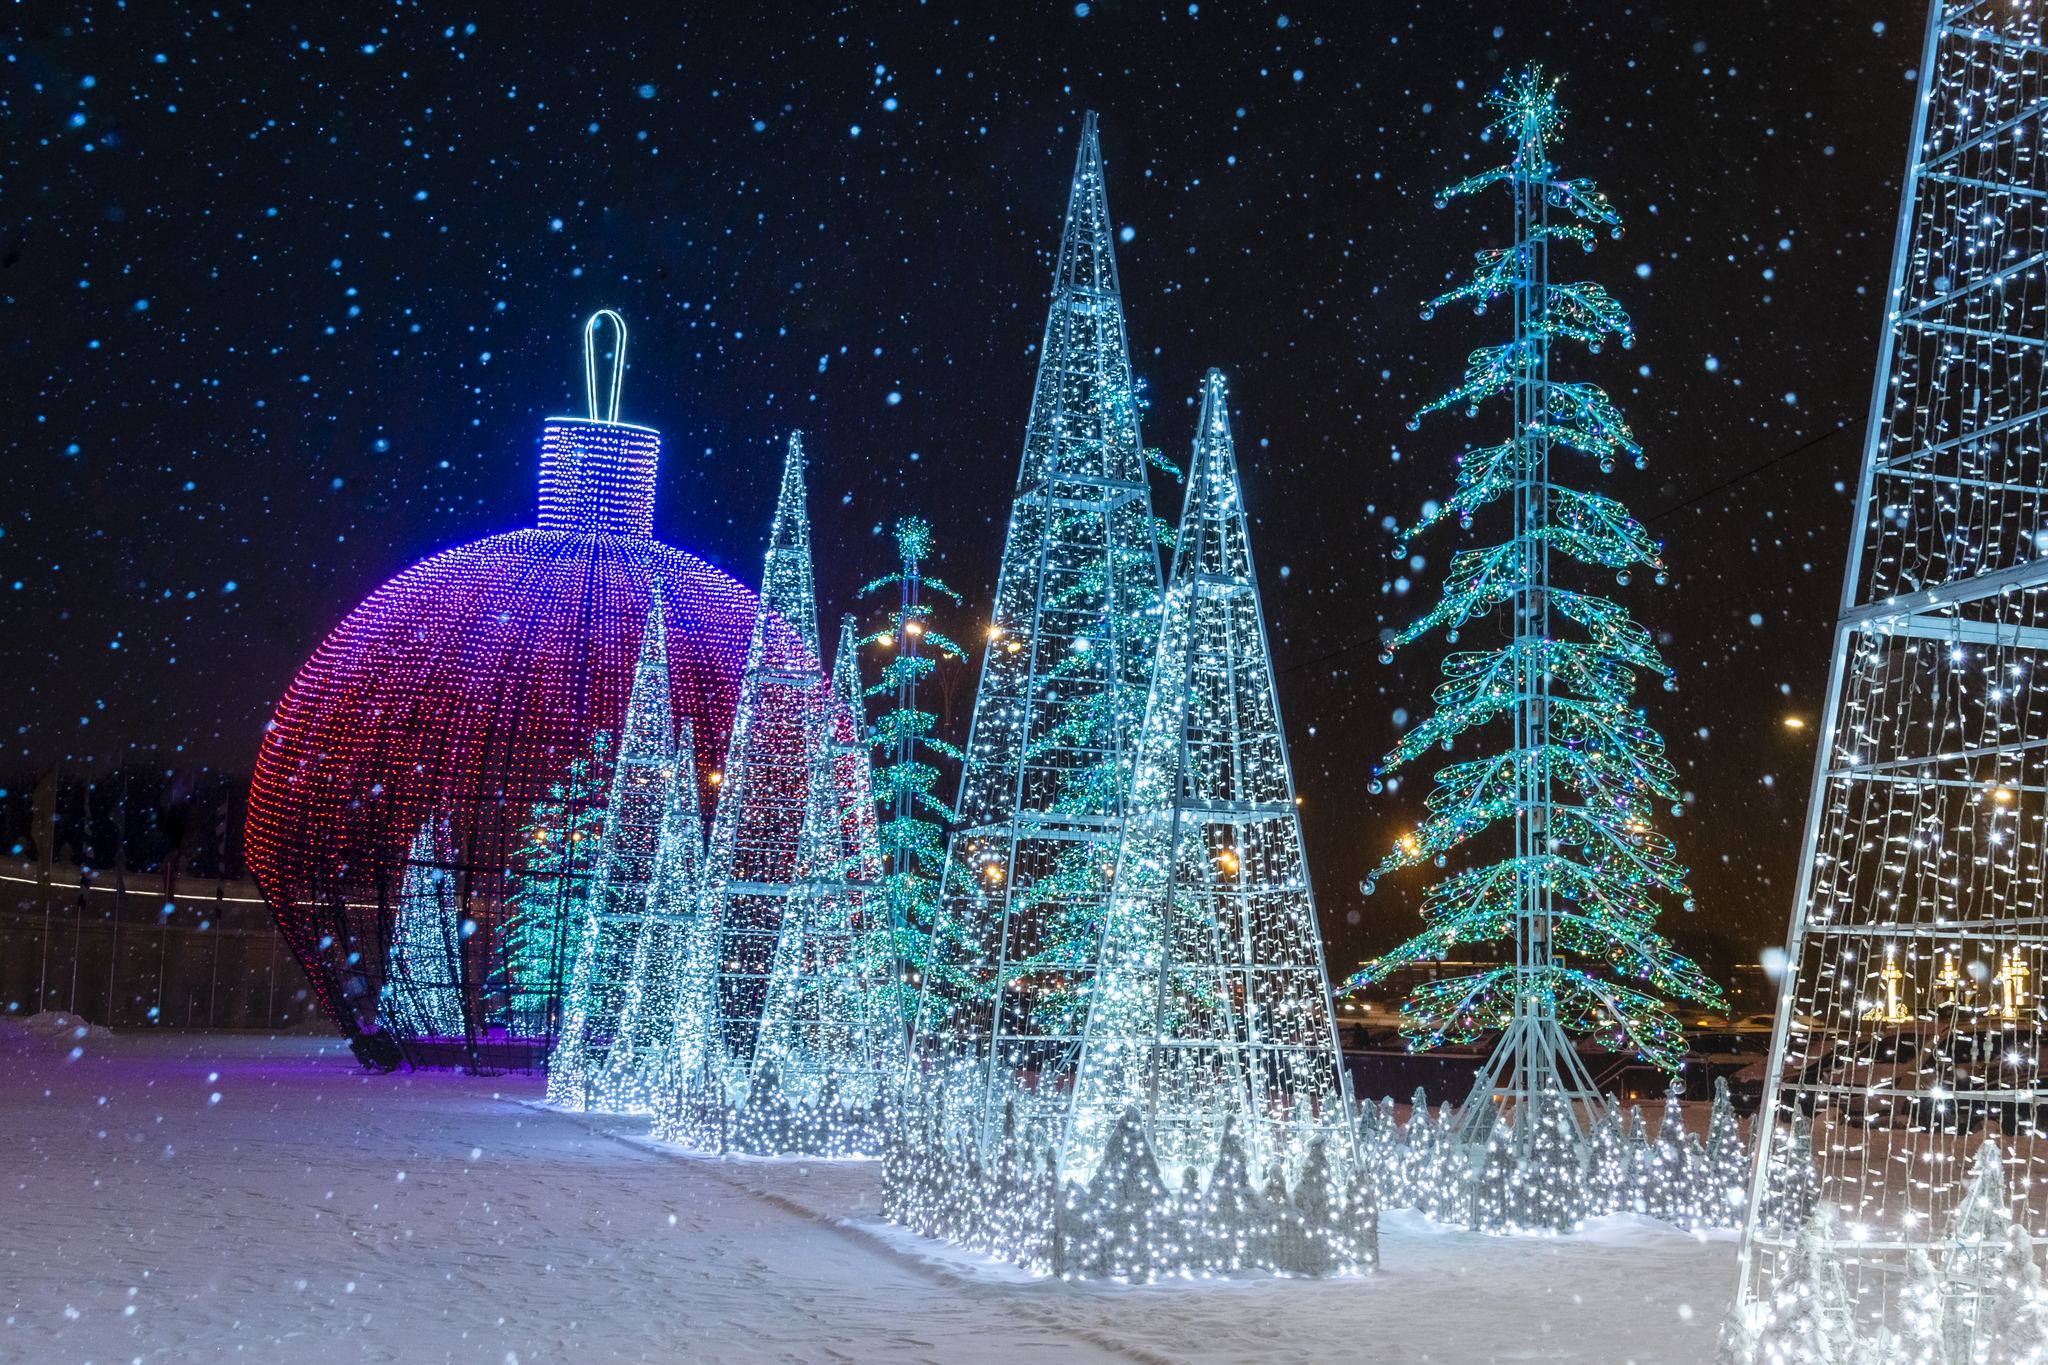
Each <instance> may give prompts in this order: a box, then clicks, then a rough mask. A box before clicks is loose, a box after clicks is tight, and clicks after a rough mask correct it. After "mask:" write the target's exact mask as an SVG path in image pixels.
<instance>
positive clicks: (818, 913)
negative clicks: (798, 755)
mask: <svg viewBox="0 0 2048 1365" xmlns="http://www.w3.org/2000/svg"><path fill="white" fill-rule="evenodd" d="M851 648H852V642H851V640H850V639H849V638H848V637H847V636H846V635H845V634H842V637H841V641H840V657H841V659H842V660H845V659H846V658H847V657H848V656H849V654H850V651H851ZM855 685H856V686H857V685H858V681H857V679H856V683H855ZM846 718H847V717H846V714H845V697H844V694H843V693H842V692H841V691H840V689H839V688H837V687H835V688H833V689H831V690H830V691H829V692H821V693H820V695H819V697H818V700H817V715H816V717H815V720H814V723H813V725H812V727H811V759H810V788H809V795H808V797H807V800H806V803H805V814H804V823H803V829H802V831H801V834H800V836H799V838H798V841H797V860H796V883H795V889H794V894H793V895H792V896H791V897H790V898H789V901H788V904H787V908H786V909H785V911H784V913H783V916H782V931H781V936H780V938H779V940H778V941H777V943H776V948H775V956H774V958H773V960H772V962H771V963H770V968H769V973H768V981H767V987H766V992H765V998H764V1000H763V1005H762V1011H761V1027H760V1032H759V1034H758V1037H757V1041H756V1044H755V1048H754V1055H753V1059H752V1067H751V1069H750V1087H749V1096H748V1103H747V1105H746V1107H745V1108H744V1109H743V1110H742V1111H741V1112H740V1114H738V1115H737V1116H736V1122H735V1123H734V1124H733V1125H731V1130H732V1142H731V1145H733V1146H735V1147H737V1148H739V1149H740V1150H742V1151H748V1152H753V1153H755V1154H757V1155H776V1154H779V1153H783V1152H789V1153H803V1154H806V1155H815V1156H862V1155H870V1156H871V1155H878V1154H879V1153H880V1151H881V1144H882V1141H883V1138H884V1135H885V1131H886V1129H885V1124H884V1119H885V1110H886V1109H887V1107H888V1104H889V1101H890V1100H891V1099H892V1098H893V1096H894V1092H895V1089H896V1087H897V1086H899V1085H900V1084H901V1083H902V1077H903V1068H904V1059H905V1033H904V1022H903V1014H902V1009H901V1006H900V1005H899V1003H898V999H897V995H898V992H897V973H896V961H895V930H894V923H893V919H892V917H891V915H890V913H889V905H888V897H887V892H886V889H885V887H884V886H883V884H882V859H881V851H880V848H879V845H878V843H877V841H876V839H875V837H874V823H873V811H874V799H873V796H872V794H871V793H870V792H869V790H868V787H869V784H868V783H867V781H866V780H865V773H864V772H861V771H856V772H853V773H850V774H848V776H849V778H850V780H849V781H848V782H847V783H846V784H844V785H842V784H841V783H840V782H839V781H836V780H835V778H836V777H837V776H838V774H836V773H835V767H836V765H837V761H838V760H839V759H841V758H842V757H844V756H845V750H846V749H847V748H848V747H850V746H851V743H852V738H851V735H850V734H849V731H850V728H851V727H850V726H847V725H844V724H838V723H835V722H839V721H843V720H845V719H846ZM860 757H861V759H862V766H863V767H864V764H865V751H864V749H863V750H862V751H861V752H860ZM854 801H862V802H865V810H866V812H867V813H868V819H867V820H865V821H862V820H861V819H859V818H858V816H857V814H856V810H855V809H850V808H849V805H850V803H851V802H854Z"/></svg>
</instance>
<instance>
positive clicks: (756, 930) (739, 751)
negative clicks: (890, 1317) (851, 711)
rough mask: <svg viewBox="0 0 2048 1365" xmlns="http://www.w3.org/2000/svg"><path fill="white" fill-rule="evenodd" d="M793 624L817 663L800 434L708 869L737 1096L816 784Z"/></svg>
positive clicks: (722, 1025) (785, 479) (714, 956)
mask: <svg viewBox="0 0 2048 1365" xmlns="http://www.w3.org/2000/svg"><path fill="white" fill-rule="evenodd" d="M775 617H780V618H781V619H782V620H783V621H785V622H787V623H788V624H789V626H790V628H791V629H792V630H794V631H795V632H796V633H797V636H798V638H799V639H801V640H802V641H803V642H804V644H805V646H806V647H807V648H808V649H809V650H810V657H811V659H813V660H815V659H816V658H817V656H818V605H817V594H816V591H815V589H814V588H813V586H812V579H811V530H810V516H809V513H808V512H807V510H806V509H805V506H804V455H803V443H802V437H801V434H800V433H792V434H791V436H790V438H789V454H788V457H787V459H786V460H785V461H784V464H783V469H782V491H781V495H780V496H779V497H778V499H777V500H776V504H775V519H774V521H773V523H772V524H771V526H770V529H769V534H768V554H767V559H766V562H765V563H764V565H763V566H762V570H761V605H760V607H759V609H758V610H757V611H756V613H755V617H754V638H753V642H752V644H751V646H750V647H749V649H748V652H747V666H746V671H745V672H744V673H743V674H742V676H741V680H740V698H739V705H738V708H737V709H736V710H735V712H734V715H733V727H732V738H731V741H730V742H729V743H728V745H727V747H726V759H725V768H724V770H723V774H722V781H721V786H720V788H719V796H718V809H717V812H716V814H714V815H713V817H712V822H711V844H710V855H709V861H708V863H707V866H706V876H707V879H708V880H707V883H706V886H705V914H706V927H707V929H708V931H709V938H708V940H707V943H706V951H707V953H708V954H709V961H710V962H711V963H712V964H713V972H714V977H713V983H712V990H711V997H710V999H709V1000H708V1002H700V1008H704V1009H705V1010H706V1018H707V1019H708V1021H709V1026H708V1027H707V1028H706V1036H707V1037H708V1038H709V1039H710V1040H711V1042H712V1044H713V1045H714V1048H715V1052H714V1055H712V1056H711V1057H710V1059H709V1060H710V1061H711V1063H712V1064H713V1066H714V1067H715V1068H717V1069H720V1070H723V1071H724V1072H725V1073H726V1074H727V1079H728V1081H729V1082H730V1083H731V1084H732V1085H733V1086H734V1088H735V1089H736V1090H737V1089H739V1087H740V1086H741V1085H742V1084H743V1077H744V1073H745V1070H746V1067H747V1065H748V1063H749V1061H750V1059H751V1058H752V1057H753V1053H754V1040H755V1031H756V1029H757V1028H758V1026H759V1024H760V1019H761V1004H762V999H763V992H764V990H765V988H766V982H767V977H768V964H769V960H770V958H771V957H772V956H773V955H774V952H775V944H776V941H777V939H778V938H779V936H780V932H781V927H782V912H783V906H784V903H785V901H786V900H787V899H788V897H789V896H790V894H791V888H790V883H791V881H792V880H793V879H794V876H795V868H796V847H797V837H798V835H799V833H800V832H801V829H802V826H803V818H804V804H805V790H806V787H807V785H808V783H809V780H810V773H809V769H810V758H809V755H810V742H809V738H808V732H809V730H810V728H811V724H812V721H813V719H814V718H815V714H816V701H817V693H818V690H819V688H820V687H821V686H823V680H822V679H821V678H820V677H819V676H818V675H817V674H816V673H813V672H808V671H804V670H801V669H797V668H793V667H792V666H791V661H790V660H786V659H779V658H777V657H775V653H774V651H773V650H771V648H770V642H769V623H770V621H771V620H772V619H774V618H775Z"/></svg>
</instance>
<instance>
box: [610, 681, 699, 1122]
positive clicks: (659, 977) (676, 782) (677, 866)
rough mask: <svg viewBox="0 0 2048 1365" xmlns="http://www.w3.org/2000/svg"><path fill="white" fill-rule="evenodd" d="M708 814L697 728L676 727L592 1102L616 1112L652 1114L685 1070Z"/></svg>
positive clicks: (668, 1100) (670, 1096)
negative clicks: (615, 1014) (642, 903)
mask: <svg viewBox="0 0 2048 1365" xmlns="http://www.w3.org/2000/svg"><path fill="white" fill-rule="evenodd" d="M703 867H704V816H703V807H702V804H701V802H700V801H699V799H698V794H697V746H696V732H695V731H694V730H693V729H692V728H691V725H690V722H689V721H688V720H687V719H685V720H684V721H683V722H682V723H681V725H680V727H679V728H678V730H677V740H676V755H675V777H674V779H673V781H671V782H670V784H669V789H668V807H667V810H666V811H665V812H664V813H663V815H662V820H661V837H660V840H659V842H658V843H657V844H656V846H655V852H654V868H653V872H652V874H651V875H650V877H649V880H648V887H647V896H646V909H645V910H644V911H643V918H642V920H641V923H640V927H639V932H638V934H636V935H635V936H634V939H633V951H632V956H631V959H630V961H629V963H628V964H627V967H626V971H625V989H624V997H623V1000H622V1001H621V1004H620V1007H619V1025H618V1029H617V1032H616V1033H615V1034H614V1036H613V1038H612V1042H611V1047H610V1050H609V1051H608V1052H607V1053H606V1055H605V1061H604V1070H603V1072H602V1074H600V1075H599V1077H598V1078H597V1084H596V1096H595V1099H594V1101H593V1104H592V1107H593V1108H596V1109H600V1110H603V1111H604V1112H606V1113H611V1114H652V1113H656V1112H659V1111H660V1110H661V1109H662V1108H664V1107H665V1106H667V1105H669V1104H670V1103H671V1102H672V1101H673V1098H674V1095H675V1091H676V1087H677V1085H678V1084H680V1081H681V1078H682V1075H683V1074H684V1073H683V1071H682V1069H681V1067H682V1063H683V1061H684V1059H683V1058H682V1057H680V1056H679V1054H678V1050H677V1047H676V1042H677V1038H678V1033H679V1030H680V1027H681V1023H682V1014H683V1005H684V1002H685V1000H686V999H688V998H689V997H688V991H687V986H688V981H689V973H688V963H689V952H690V947H691V935H692V934H693V933H695V932H696V929H697V924H698V921H699V919H700V912H701V909H702V893H703V880H702V874H703Z"/></svg>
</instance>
